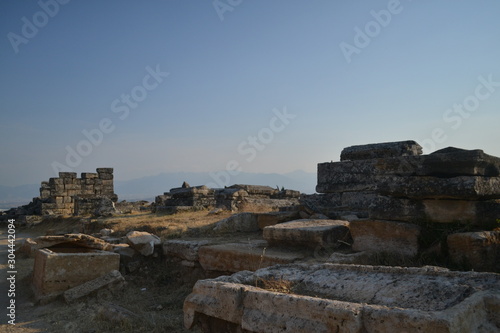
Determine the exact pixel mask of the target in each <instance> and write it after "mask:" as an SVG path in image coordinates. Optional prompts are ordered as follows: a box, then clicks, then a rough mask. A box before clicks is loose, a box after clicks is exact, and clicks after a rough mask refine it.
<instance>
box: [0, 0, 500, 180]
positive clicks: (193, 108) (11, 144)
mask: <svg viewBox="0 0 500 333" xmlns="http://www.w3.org/2000/svg"><path fill="white" fill-rule="evenodd" d="M499 12H500V2H498V1H496V0H483V1H451V0H448V1H446V0H443V1H423V0H420V1H417V0H413V1H412V0H402V1H395V0H390V1H386V0H383V1H373V0H372V1H326V0H324V1H320V0H317V1H305V0H302V1H299V0H286V1H285V0H275V1H264V0H252V1H249V0H217V1H195V0H191V1H186V0H171V1H168V0H164V1H155V0H151V1H131V0H121V1H118V0H109V1H97V0H85V1H83V0H72V1H68V0H40V1H18V0H4V1H2V2H1V3H0V36H1V37H0V66H1V67H0V68H1V71H0V73H1V76H0V110H1V113H0V129H1V131H0V140H1V146H0V156H1V159H0V185H6V186H17V185H22V184H33V183H39V182H40V181H42V180H47V179H48V178H50V177H55V176H56V175H57V172H58V171H75V172H79V173H80V172H93V171H95V169H96V168H98V167H113V168H114V170H115V179H117V180H128V179H134V178H140V177H144V176H151V175H156V174H159V173H162V172H178V171H187V172H207V173H210V172H212V173H216V172H226V173H228V174H236V173H238V172H256V173H287V172H292V171H296V170H303V171H306V172H315V171H316V167H317V164H318V163H320V162H325V161H338V160H339V157H340V152H341V151H342V149H343V148H344V147H348V146H351V145H359V144H368V143H377V142H388V141H400V140H415V141H417V142H418V143H420V144H421V145H422V146H423V147H424V152H425V153H431V152H433V151H435V150H437V149H441V148H444V147H448V146H454V147H460V148H464V149H483V150H484V151H485V152H486V153H488V154H491V155H495V156H500V145H499V144H498V143H499V142H500V130H499V125H500V112H499V111H500V110H499V109H500V62H499V60H498V59H500V38H499V37H500V20H499V19H498V13H499Z"/></svg>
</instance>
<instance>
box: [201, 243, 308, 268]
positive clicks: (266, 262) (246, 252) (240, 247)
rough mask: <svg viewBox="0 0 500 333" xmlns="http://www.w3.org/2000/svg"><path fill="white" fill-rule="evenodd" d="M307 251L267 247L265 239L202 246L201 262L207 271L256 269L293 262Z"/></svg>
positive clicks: (302, 256) (304, 255) (303, 256)
mask: <svg viewBox="0 0 500 333" xmlns="http://www.w3.org/2000/svg"><path fill="white" fill-rule="evenodd" d="M306 255H307V254H306V253H303V252H299V251H293V250H292V251H291V250H289V249H276V248H267V242H265V241H252V242H249V243H230V244H219V245H207V246H201V247H200V248H199V250H198V257H199V262H200V264H201V266H202V267H203V269H204V270H206V271H217V272H239V271H245V270H246V271H255V270H257V269H259V268H263V267H269V266H272V265H276V264H287V263H293V262H296V261H298V260H301V259H303V258H305V257H306Z"/></svg>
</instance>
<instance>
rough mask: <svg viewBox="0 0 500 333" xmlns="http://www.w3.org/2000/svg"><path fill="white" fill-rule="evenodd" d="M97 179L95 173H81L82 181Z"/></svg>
mask: <svg viewBox="0 0 500 333" xmlns="http://www.w3.org/2000/svg"><path fill="white" fill-rule="evenodd" d="M94 178H97V173H94V172H82V179H94Z"/></svg>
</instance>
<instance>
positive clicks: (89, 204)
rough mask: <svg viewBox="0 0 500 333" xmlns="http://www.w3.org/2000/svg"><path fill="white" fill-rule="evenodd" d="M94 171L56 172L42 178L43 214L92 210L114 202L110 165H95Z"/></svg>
mask: <svg viewBox="0 0 500 333" xmlns="http://www.w3.org/2000/svg"><path fill="white" fill-rule="evenodd" d="M96 171H97V172H96V173H91V172H82V174H81V178H77V177H76V172H59V177H57V178H50V179H49V181H44V182H42V184H41V187H40V199H41V201H42V203H41V214H42V215H87V214H94V212H95V210H96V209H97V208H98V207H100V206H106V205H108V206H109V205H111V206H112V205H113V202H116V201H117V199H118V196H117V195H116V194H115V193H114V185H113V168H97V169H96Z"/></svg>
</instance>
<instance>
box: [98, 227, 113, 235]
mask: <svg viewBox="0 0 500 333" xmlns="http://www.w3.org/2000/svg"><path fill="white" fill-rule="evenodd" d="M113 232H114V230H113V229H108V228H105V229H101V231H99V233H100V234H101V235H102V236H110V235H111V234H112V233H113Z"/></svg>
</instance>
